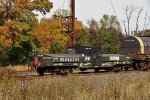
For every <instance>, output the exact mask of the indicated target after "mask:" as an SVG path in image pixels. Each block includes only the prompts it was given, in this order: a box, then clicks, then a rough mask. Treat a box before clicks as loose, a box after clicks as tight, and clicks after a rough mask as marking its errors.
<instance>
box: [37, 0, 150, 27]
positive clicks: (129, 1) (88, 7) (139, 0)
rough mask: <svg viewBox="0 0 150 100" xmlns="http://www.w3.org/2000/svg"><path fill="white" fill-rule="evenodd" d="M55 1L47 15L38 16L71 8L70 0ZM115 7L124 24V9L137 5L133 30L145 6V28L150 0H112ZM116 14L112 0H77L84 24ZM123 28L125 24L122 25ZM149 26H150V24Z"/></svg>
mask: <svg viewBox="0 0 150 100" xmlns="http://www.w3.org/2000/svg"><path fill="white" fill-rule="evenodd" d="M50 1H51V2H53V9H52V10H51V12H50V13H48V14H47V15H46V16H42V15H40V16H39V17H38V18H39V19H40V18H42V17H45V18H49V17H51V15H52V14H53V12H54V11H56V10H57V9H62V8H63V9H69V1H70V0H50ZM111 1H112V3H113V6H114V8H115V11H116V14H117V16H118V19H119V21H120V23H121V24H122V23H123V21H124V20H126V16H125V13H124V9H123V8H125V7H126V6H128V5H132V6H135V7H137V11H136V12H135V13H134V15H133V16H132V21H131V30H134V29H135V19H136V18H137V12H138V9H140V8H143V11H142V13H141V17H140V19H139V25H140V29H143V24H144V19H145V14H146V12H148V15H149V16H150V0H111ZM104 14H108V15H115V13H114V10H113V9H112V6H111V3H110V0H76V17H77V18H78V20H81V21H82V22H83V23H84V25H87V21H88V20H90V19H91V18H94V19H96V20H97V21H99V20H100V18H101V17H102V16H103V15H104ZM147 23H150V18H148V19H147ZM122 28H123V26H122ZM147 28H150V24H149V25H148V27H147Z"/></svg>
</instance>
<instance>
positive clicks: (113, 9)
mask: <svg viewBox="0 0 150 100" xmlns="http://www.w3.org/2000/svg"><path fill="white" fill-rule="evenodd" d="M110 4H111V6H112V9H113V11H114V14H115V16H116V17H117V13H116V11H115V8H114V5H113V3H112V1H111V0H110Z"/></svg>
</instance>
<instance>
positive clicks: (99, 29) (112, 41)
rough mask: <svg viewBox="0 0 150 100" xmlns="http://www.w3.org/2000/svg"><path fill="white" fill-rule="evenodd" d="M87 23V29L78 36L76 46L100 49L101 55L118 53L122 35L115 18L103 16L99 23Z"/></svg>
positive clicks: (92, 21) (93, 20)
mask: <svg viewBox="0 0 150 100" xmlns="http://www.w3.org/2000/svg"><path fill="white" fill-rule="evenodd" d="M88 23H89V28H85V29H84V30H83V31H81V33H80V34H79V35H78V38H77V41H78V44H80V45H92V46H99V47H102V48H103V53H119V46H120V43H121V39H122V36H123V35H122V33H121V27H120V23H119V22H118V20H117V18H116V16H109V15H104V16H103V17H102V18H101V19H100V22H99V23H98V22H97V21H96V20H95V19H91V20H89V21H88Z"/></svg>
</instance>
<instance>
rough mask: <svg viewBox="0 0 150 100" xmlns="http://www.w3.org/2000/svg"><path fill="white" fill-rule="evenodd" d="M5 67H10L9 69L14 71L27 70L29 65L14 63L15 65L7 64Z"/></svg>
mask: <svg viewBox="0 0 150 100" xmlns="http://www.w3.org/2000/svg"><path fill="white" fill-rule="evenodd" d="M7 69H10V70H14V71H27V70H29V67H28V66H24V65H17V66H16V65H15V66H12V65H9V66H8V67H7Z"/></svg>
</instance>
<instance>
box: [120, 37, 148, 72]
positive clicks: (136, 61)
mask: <svg viewBox="0 0 150 100" xmlns="http://www.w3.org/2000/svg"><path fill="white" fill-rule="evenodd" d="M120 53H121V54H123V55H128V56H129V57H130V58H131V62H132V67H133V69H134V70H140V69H142V70H148V69H150V37H137V36H129V37H126V38H125V39H124V40H123V41H122V43H121V47H120Z"/></svg>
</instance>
